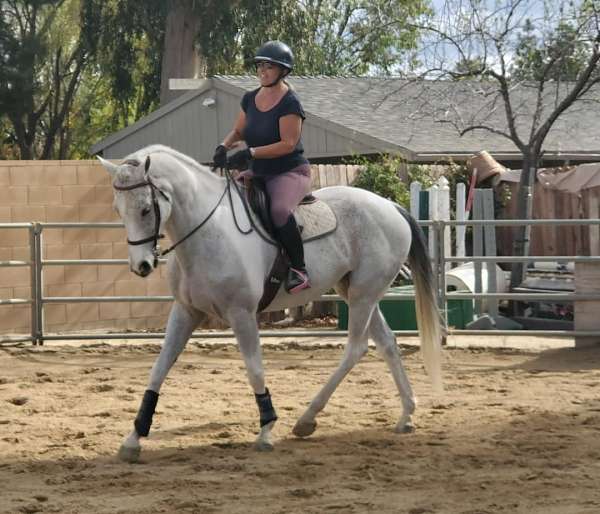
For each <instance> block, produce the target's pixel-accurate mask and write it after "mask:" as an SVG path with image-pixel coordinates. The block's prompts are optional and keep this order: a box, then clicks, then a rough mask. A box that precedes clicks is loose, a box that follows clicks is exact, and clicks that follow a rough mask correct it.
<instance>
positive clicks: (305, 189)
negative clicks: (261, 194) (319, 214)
mask: <svg viewBox="0 0 600 514" xmlns="http://www.w3.org/2000/svg"><path fill="white" fill-rule="evenodd" d="M242 175H243V176H250V177H251V176H253V175H252V174H251V173H248V172H247V171H245V172H243V173H242ZM264 180H265V185H266V188H267V193H268V195H269V201H270V204H271V220H272V221H273V224H274V225H275V227H282V226H283V225H285V224H286V223H287V220H288V218H289V217H290V215H291V214H292V212H293V211H294V209H295V208H296V207H298V204H299V203H300V201H301V200H302V198H304V197H305V196H306V195H307V194H309V193H310V190H311V179H310V165H309V164H303V165H302V166H298V167H297V168H294V169H292V170H290V171H286V172H285V173H281V174H279V175H273V176H270V177H264Z"/></svg>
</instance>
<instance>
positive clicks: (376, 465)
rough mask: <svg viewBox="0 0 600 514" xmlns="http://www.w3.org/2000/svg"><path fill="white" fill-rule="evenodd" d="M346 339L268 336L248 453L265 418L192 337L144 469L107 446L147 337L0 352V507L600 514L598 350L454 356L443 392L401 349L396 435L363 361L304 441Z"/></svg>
mask: <svg viewBox="0 0 600 514" xmlns="http://www.w3.org/2000/svg"><path fill="white" fill-rule="evenodd" d="M479 341H481V338H479ZM341 343H342V340H333V341H329V342H326V343H323V344H320V345H317V344H314V343H313V342H310V341H308V342H306V341H297V342H294V341H283V342H282V341H274V340H272V339H269V340H266V341H264V344H263V347H264V357H265V369H266V373H267V383H268V386H269V388H270V389H271V392H272V395H273V400H274V403H275V406H276V408H277V410H278V414H279V417H280V420H279V422H278V424H277V426H276V428H275V432H274V434H275V444H276V446H275V451H273V452H270V453H257V452H255V451H254V450H253V448H252V443H253V441H254V438H255V435H256V432H257V428H258V413H257V410H256V407H255V404H254V398H253V395H252V394H251V392H250V389H249V386H248V383H247V380H246V375H245V371H244V368H243V363H242V361H241V357H240V355H239V353H238V351H237V348H236V347H235V346H234V345H233V344H230V343H229V342H227V341H217V342H215V343H208V342H203V341H199V342H192V343H190V344H189V345H188V348H187V349H186V351H185V352H184V354H183V355H182V356H181V358H180V360H179V361H178V362H177V364H176V365H175V367H174V369H173V370H172V372H171V374H170V375H169V377H168V379H167V381H166V383H165V385H164V387H163V390H162V391H161V393H162V394H161V397H160V400H159V404H158V409H157V413H156V415H155V422H154V425H153V427H152V431H151V434H150V437H149V438H148V439H147V440H144V442H143V443H144V445H143V446H144V447H143V450H142V459H141V462H140V463H138V464H126V463H122V462H120V461H118V460H117V459H116V452H117V449H118V447H119V445H120V443H121V441H122V439H123V437H124V436H125V435H126V434H127V433H128V432H129V430H130V428H131V427H132V421H133V418H134V417H135V414H136V412H137V408H138V406H139V403H140V401H141V397H142V394H143V392H144V389H145V387H146V381H147V377H148V373H149V370H150V367H151V365H152V362H153V361H154V359H155V358H156V354H157V352H158V349H159V348H158V343H148V342H139V343H134V342H129V343H111V344H108V343H95V344H85V343H84V344H78V345H75V344H68V343H55V344H48V345H46V346H44V347H31V346H27V347H21V348H15V347H13V348H2V349H0V512H25V513H33V512H59V513H96V512H102V513H117V512H123V513H124V512H136V513H143V512H148V513H150V512H199V513H216V512H219V513H221V512H222V513H243V514H248V513H267V512H268V513H282V514H283V513H286V514H287V513H322V512H339V513H362V512H378V513H379V512H383V513H406V514H429V513H436V514H442V513H443V514H445V513H449V514H450V513H457V514H458V513H460V514H486V513H511V514H518V513H527V514H535V513H540V514H542V513H543V514H584V513H590V514H591V513H598V512H600V347H598V348H596V349H588V350H579V349H578V350H575V349H574V348H572V347H568V346H564V345H556V347H549V346H539V345H538V346H537V347H536V348H538V349H532V348H531V347H529V349H520V350H515V349H507V348H502V347H500V348H489V347H488V348H486V349H481V348H479V349H474V348H468V347H464V345H463V347H453V348H447V349H446V350H445V351H444V353H445V364H444V368H445V378H446V384H447V387H446V393H445V395H444V396H442V397H436V396H434V395H433V392H432V390H431V388H430V386H429V383H428V382H427V379H426V376H425V375H424V372H423V369H422V365H421V359H420V355H419V353H418V352H416V351H415V350H416V349H415V348H414V347H411V346H408V347H406V346H403V347H402V352H403V355H404V361H405V364H406V368H407V372H408V375H409V377H410V379H411V382H412V384H413V388H414V390H415V393H416V395H417V397H418V400H419V405H418V408H417V412H416V416H415V418H414V421H415V424H416V427H417V429H416V431H415V432H414V433H413V434H407V435H398V434H395V433H394V432H393V427H394V425H395V423H396V421H397V419H398V417H399V413H400V405H399V398H398V395H397V393H396V390H395V387H394V385H393V382H392V379H391V376H390V374H389V373H388V371H387V368H386V367H385V365H384V363H383V361H382V360H381V359H380V358H379V356H378V355H377V354H376V353H375V351H374V350H372V351H370V352H369V354H368V356H367V357H366V358H365V359H364V360H363V361H362V362H361V363H360V364H359V365H358V366H357V368H356V369H355V370H354V371H353V372H352V373H351V374H350V375H349V376H348V378H347V379H346V381H344V383H343V384H342V385H341V386H340V388H339V389H338V391H337V392H336V394H335V395H334V396H333V398H332V400H331V402H330V404H329V405H328V407H327V408H326V410H325V411H324V412H323V413H322V415H321V416H320V417H319V418H318V422H319V425H318V428H317V431H316V432H315V434H314V435H313V436H311V437H310V438H308V439H305V440H300V439H297V438H295V437H294V436H293V435H292V434H291V429H292V426H293V425H294V423H295V421H296V419H297V418H298V416H299V415H300V414H301V413H302V412H303V409H304V408H305V406H306V405H307V403H308V402H309V401H310V399H311V398H312V397H313V396H314V394H315V393H316V391H317V390H318V389H319V387H320V386H321V385H322V384H323V383H324V382H325V380H326V378H327V377H328V376H329V374H330V373H331V372H332V371H333V369H334V368H335V366H336V365H337V363H338V362H339V359H340V357H341V354H342V349H341V348H342V346H341ZM542 343H543V341H542ZM458 346H460V345H458ZM467 346H468V345H467ZM497 346H503V344H500V345H497ZM539 348H549V349H539Z"/></svg>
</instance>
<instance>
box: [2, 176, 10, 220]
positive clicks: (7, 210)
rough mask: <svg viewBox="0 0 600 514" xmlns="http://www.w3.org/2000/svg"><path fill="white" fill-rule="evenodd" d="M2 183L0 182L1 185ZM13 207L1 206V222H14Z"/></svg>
mask: <svg viewBox="0 0 600 514" xmlns="http://www.w3.org/2000/svg"><path fill="white" fill-rule="evenodd" d="M1 185H2V184H0V186H1ZM11 212H12V211H11V208H10V207H8V206H4V205H3V206H0V223H12V218H11Z"/></svg>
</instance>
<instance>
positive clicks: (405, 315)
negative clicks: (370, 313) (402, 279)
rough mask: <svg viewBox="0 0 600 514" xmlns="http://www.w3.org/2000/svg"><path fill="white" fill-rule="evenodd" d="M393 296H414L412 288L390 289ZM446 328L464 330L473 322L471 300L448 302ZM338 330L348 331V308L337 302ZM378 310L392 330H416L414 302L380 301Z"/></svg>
mask: <svg viewBox="0 0 600 514" xmlns="http://www.w3.org/2000/svg"><path fill="white" fill-rule="evenodd" d="M388 292H389V293H394V294H414V287H413V286H400V287H391V288H390V289H389V291H388ZM446 305H447V309H448V327H450V328H465V327H466V325H467V324H468V323H470V322H471V321H473V301H472V300H448V301H447V302H446ZM337 307H338V329H339V330H348V306H347V305H346V302H343V301H339V302H337ZM379 308H380V309H381V312H382V313H383V316H384V317H385V319H386V321H387V322H388V325H389V326H390V328H391V329H392V330H417V314H416V311H415V302H414V300H412V299H411V300H408V299H407V300H381V301H380V302H379Z"/></svg>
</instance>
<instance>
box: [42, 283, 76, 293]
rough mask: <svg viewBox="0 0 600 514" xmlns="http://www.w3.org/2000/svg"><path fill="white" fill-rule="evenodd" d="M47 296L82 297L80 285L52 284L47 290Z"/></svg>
mask: <svg viewBox="0 0 600 514" xmlns="http://www.w3.org/2000/svg"><path fill="white" fill-rule="evenodd" d="M47 291H48V292H47V295H48V296H82V295H81V284H54V285H49V286H48V289H47Z"/></svg>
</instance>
